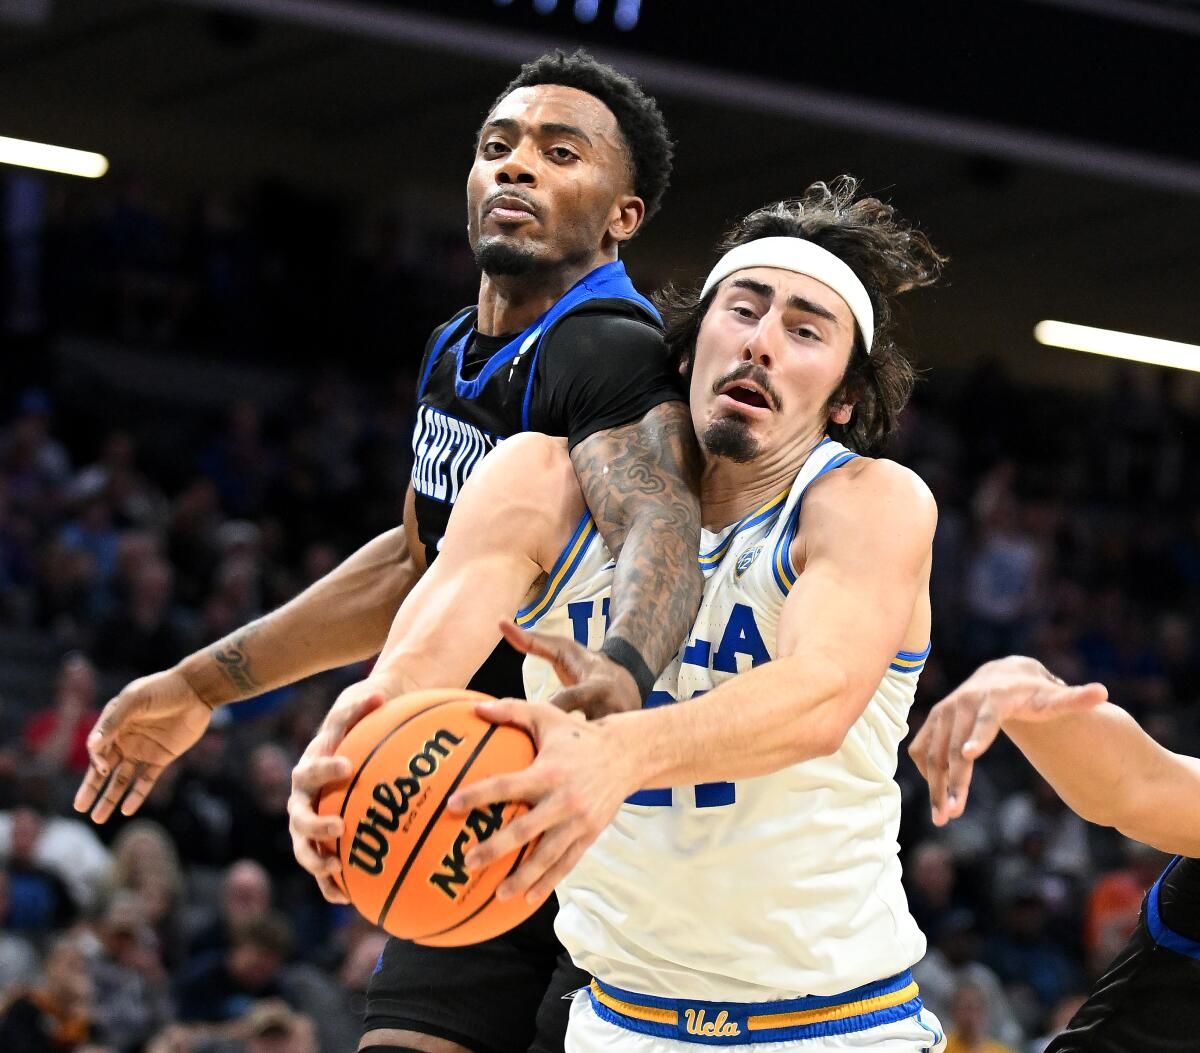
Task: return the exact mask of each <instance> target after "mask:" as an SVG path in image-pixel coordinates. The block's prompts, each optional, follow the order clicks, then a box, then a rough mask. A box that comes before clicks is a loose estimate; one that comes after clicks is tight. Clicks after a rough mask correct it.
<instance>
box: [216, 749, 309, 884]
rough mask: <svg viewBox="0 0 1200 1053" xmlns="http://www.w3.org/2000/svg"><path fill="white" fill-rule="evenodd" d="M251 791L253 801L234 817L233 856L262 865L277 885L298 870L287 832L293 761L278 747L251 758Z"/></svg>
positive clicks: (249, 787)
mask: <svg viewBox="0 0 1200 1053" xmlns="http://www.w3.org/2000/svg"><path fill="white" fill-rule="evenodd" d="M247 788H248V790H249V794H250V797H249V800H248V801H247V802H246V806H245V807H243V808H239V809H237V811H236V812H235V813H234V816H233V836H232V839H231V840H232V844H231V846H230V847H231V849H232V851H233V854H234V856H235V858H241V859H253V860H255V861H256V862H258V863H260V864H261V865H262V866H263V868H264V869H265V870H266V871H267V873H268V874H270V875H271V877H272V878H274V879H275V880H276V881H279V880H280V879H283V878H287V877H289V876H291V875H292V874H293V873H294V872H295V870H296V861H295V858H294V857H293V855H292V840H291V835H290V834H289V833H288V829H287V801H288V796H289V795H290V794H291V792H292V758H291V757H290V756H289V755H288V754H287V753H286V752H285V751H284V750H283V749H282V748H281V747H280V746H277V745H275V744H274V743H270V742H268V743H264V744H263V745H261V746H258V747H257V748H256V749H255V750H254V752H253V753H251V754H250V763H249V780H248V787H247ZM281 824H282V825H281ZM310 884H311V882H310Z"/></svg>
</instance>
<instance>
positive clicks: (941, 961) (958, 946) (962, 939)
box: [913, 908, 1025, 1049]
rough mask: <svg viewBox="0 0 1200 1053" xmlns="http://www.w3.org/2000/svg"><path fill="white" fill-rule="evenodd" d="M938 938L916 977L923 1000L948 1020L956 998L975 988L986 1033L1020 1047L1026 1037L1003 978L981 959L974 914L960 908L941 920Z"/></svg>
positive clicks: (938, 1016) (939, 1016)
mask: <svg viewBox="0 0 1200 1053" xmlns="http://www.w3.org/2000/svg"><path fill="white" fill-rule="evenodd" d="M937 933H938V935H937V938H936V941H935V943H934V945H933V946H931V947H930V948H929V951H928V953H927V954H926V955H925V957H924V958H922V959H921V961H919V962H917V964H916V965H914V966H913V978H914V979H915V980H916V981H917V983H918V984H919V985H920V988H921V1000H922V1001H923V1002H924V1003H925V1005H926V1007H927V1008H928V1009H929V1011H930V1012H931V1013H933V1015H934V1016H936V1017H937V1018H938V1019H939V1020H942V1021H948V1020H950V1018H951V1014H952V1012H953V1006H954V999H955V996H956V994H957V992H958V991H959V990H960V989H961V988H962V987H963V986H964V985H967V986H970V987H973V988H974V989H975V990H976V991H977V992H978V993H979V997H980V998H981V999H982V1001H983V1006H984V1022H983V1034H984V1035H986V1036H987V1037H988V1038H994V1039H996V1040H997V1041H1000V1042H1005V1043H1007V1044H1008V1045H1010V1046H1012V1047H1013V1048H1014V1049H1015V1048H1017V1047H1018V1046H1019V1045H1020V1043H1021V1040H1022V1039H1023V1038H1024V1037H1025V1036H1024V1032H1023V1031H1022V1029H1021V1025H1020V1023H1019V1022H1018V1020H1017V1018H1016V1015H1015V1014H1014V1013H1013V1010H1012V1006H1010V1005H1009V1002H1008V997H1007V995H1005V993H1004V987H1003V985H1002V984H1001V983H1000V980H999V978H998V977H997V976H996V974H995V973H994V972H992V970H991V969H989V968H988V967H987V966H986V965H984V964H983V962H981V961H979V960H978V958H979V951H980V934H979V925H978V921H977V920H976V917H975V915H974V913H972V912H971V911H969V910H964V909H961V908H960V909H957V910H953V911H951V912H950V913H949V914H947V915H946V916H944V917H943V918H941V919H940V922H939V924H938V928H937Z"/></svg>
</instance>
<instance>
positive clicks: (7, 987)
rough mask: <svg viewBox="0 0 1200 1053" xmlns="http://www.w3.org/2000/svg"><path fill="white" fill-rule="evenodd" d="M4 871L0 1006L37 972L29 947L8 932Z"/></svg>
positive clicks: (2, 875)
mask: <svg viewBox="0 0 1200 1053" xmlns="http://www.w3.org/2000/svg"><path fill="white" fill-rule="evenodd" d="M8 890H9V877H8V871H6V870H0V1005H3V1004H4V1003H5V1001H6V1000H7V998H8V996H9V995H10V994H11V993H12V992H13V991H14V990H15V989H16V988H18V987H24V986H27V985H28V984H30V983H31V982H32V981H33V979H34V977H35V976H36V975H37V971H38V958H37V952H36V951H34V949H33V944H32V943H30V942H29V940H27V939H26V938H25V937H24V936H22V935H20V934H19V933H17V932H11V931H9V929H10V928H11V927H12V926H10V924H9V921H8V908H9V893H8Z"/></svg>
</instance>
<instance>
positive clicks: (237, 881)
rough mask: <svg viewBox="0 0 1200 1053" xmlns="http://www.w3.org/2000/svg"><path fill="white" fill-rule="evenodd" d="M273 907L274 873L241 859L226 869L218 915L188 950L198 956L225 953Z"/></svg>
mask: <svg viewBox="0 0 1200 1053" xmlns="http://www.w3.org/2000/svg"><path fill="white" fill-rule="evenodd" d="M270 910H271V875H270V874H268V873H267V872H266V870H264V869H263V867H262V866H261V865H260V864H258V863H256V862H254V861H253V860H252V859H240V860H238V862H236V863H234V864H233V865H232V866H230V867H229V869H228V870H226V871H225V876H224V879H223V880H222V882H221V891H220V900H219V902H218V906H217V910H216V913H215V916H214V917H212V918H211V919H210V920H208V922H207V923H206V924H205V925H204V926H203V927H202V928H201V929H200V930H199V931H198V932H197V933H196V935H195V936H194V937H193V938H192V942H191V946H190V947H189V949H188V954H189V956H190V957H192V958H195V957H197V956H199V955H202V954H209V953H211V952H213V951H216V952H219V953H222V954H223V953H224V952H226V951H227V950H228V949H229V947H230V946H231V945H232V944H233V939H234V935H235V933H237V931H238V930H239V929H241V928H244V927H245V926H246V925H248V924H249V923H250V922H252V921H258V920H259V919H260V918H264V917H266V916H267V915H268V914H269V913H270Z"/></svg>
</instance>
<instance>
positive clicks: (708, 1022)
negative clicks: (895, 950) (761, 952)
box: [566, 974, 946, 1053]
mask: <svg viewBox="0 0 1200 1053" xmlns="http://www.w3.org/2000/svg"><path fill="white" fill-rule="evenodd" d="M906 981H907V983H906ZM911 981H912V977H911V974H903V976H902V977H895V978H893V981H891V982H888V981H885V982H884V984H886V988H885V987H884V984H881V985H878V986H879V987H880V989H881V990H884V989H889V990H888V993H887V994H885V995H884V996H882V997H872V998H871V999H870V1001H867V1000H865V999H863V998H861V997H859V996H860V995H861V994H863V993H866V994H869V995H874V993H875V992H874V991H871V992H864V991H862V990H861V989H860V991H856V992H851V993H850V994H851V995H853V996H854V997H852V998H849V999H847V1003H846V1004H845V1005H843V1006H838V1005H836V1004H831V1003H834V1002H835V999H832V998H823V999H816V998H814V999H797V1000H795V1001H794V1002H791V1003H777V1002H776V1003H771V1002H765V1003H761V1004H757V1005H744V1004H740V1003H730V1004H729V1005H728V1006H720V1005H716V1004H711V1003H699V1002H697V1003H689V1002H685V1001H674V1000H671V999H664V998H647V997H646V996H643V995H636V994H633V993H632V992H628V991H622V990H620V989H619V988H612V987H610V986H608V985H605V984H601V983H599V982H597V981H593V983H592V986H591V987H590V988H584V989H583V990H582V991H579V992H577V993H576V995H575V999H574V1002H573V1003H572V1005H571V1021H570V1025H569V1027H568V1028H567V1044H566V1053H700V1049H701V1048H703V1047H704V1046H708V1047H709V1048H712V1047H714V1046H720V1047H725V1048H732V1049H734V1050H745V1051H746V1053H806V1051H809V1050H812V1051H813V1053H815V1051H817V1050H872V1051H879V1053H942V1050H944V1049H945V1048H946V1040H945V1036H944V1035H943V1033H942V1026H941V1024H940V1023H939V1022H938V1019H937V1017H935V1016H934V1015H933V1014H932V1013H931V1012H929V1010H927V1009H925V1008H924V1007H923V1006H922V1005H921V1001H920V998H919V997H916V996H915V993H916V985H915V984H912V983H911ZM909 985H911V987H910V986H909ZM893 995H894V996H895V997H893ZM908 995H912V996H913V997H911V998H908V997H907V996H908ZM897 998H900V999H904V1001H903V1003H900V1002H897ZM888 1001H890V1002H892V1003H895V1004H893V1005H890V1006H887V1007H886V1008H883V1009H882V1010H880V1009H877V1007H878V1006H880V1005H881V1004H886V1002H888ZM810 1002H811V1003H813V1005H812V1007H811V1008H810V1007H809V1006H808V1005H807V1003H810ZM801 1003H805V1004H804V1005H801ZM668 1018H670V1019H668Z"/></svg>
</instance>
